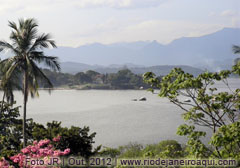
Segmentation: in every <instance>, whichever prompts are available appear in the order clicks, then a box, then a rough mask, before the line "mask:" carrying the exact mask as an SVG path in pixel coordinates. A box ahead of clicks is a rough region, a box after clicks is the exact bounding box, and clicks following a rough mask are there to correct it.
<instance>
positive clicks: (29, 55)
mask: <svg viewBox="0 0 240 168" xmlns="http://www.w3.org/2000/svg"><path fill="white" fill-rule="evenodd" d="M9 26H10V28H12V32H11V34H10V40H11V41H12V43H11V44H10V43H8V42H5V41H0V52H1V51H3V50H9V51H10V52H11V53H12V54H13V56H12V57H9V58H7V59H5V60H3V61H1V62H0V64H2V65H3V71H4V76H3V79H2V82H3V85H4V84H5V83H8V82H9V81H10V80H11V78H13V76H14V75H18V76H20V79H21V82H22V91H23V95H24V99H23V146H24V147H25V146H26V142H27V139H26V112H27V101H28V95H29V94H31V96H32V97H34V96H38V88H39V85H41V86H43V87H47V88H52V87H53V85H52V83H51V82H50V80H49V79H48V78H47V77H46V75H45V74H44V73H43V72H42V70H41V69H40V68H39V67H38V65H39V63H44V64H45V65H46V66H48V67H49V68H50V69H52V70H54V71H58V70H60V65H59V63H58V59H57V57H53V56H46V55H45V54H44V52H43V51H42V50H43V49H44V48H49V47H56V45H55V42H54V41H53V40H51V37H50V35H49V34H44V33H43V34H41V35H39V34H38V31H37V27H38V24H37V22H36V20H35V19H26V20H24V19H20V20H19V23H18V25H17V24H16V23H15V22H9ZM40 82H41V83H40Z"/></svg>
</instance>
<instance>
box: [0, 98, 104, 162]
mask: <svg viewBox="0 0 240 168" xmlns="http://www.w3.org/2000/svg"><path fill="white" fill-rule="evenodd" d="M0 104H2V103H1V102H0ZM19 116H20V115H19V107H12V106H11V105H9V104H8V103H6V102H4V103H3V107H2V111H1V113H0V156H1V157H9V156H13V155H14V154H16V153H18V152H19V151H20V149H21V148H22V145H23V144H22V140H23V136H22V120H21V119H19ZM89 131H90V129H89V127H84V128H80V127H74V126H72V127H70V128H67V127H62V126H61V122H57V121H53V122H51V123H47V126H46V127H45V126H44V125H42V124H39V123H35V122H33V120H32V119H28V120H27V123H26V137H27V139H28V141H27V142H28V143H30V144H31V143H32V142H33V141H34V140H38V141H39V140H42V139H45V138H47V139H53V138H54V137H57V136H58V135H60V136H61V141H60V142H56V143H55V145H56V148H58V149H60V150H64V149H66V148H70V149H71V154H72V155H76V156H78V155H79V156H82V157H86V158H88V157H90V156H92V155H95V154H96V153H97V152H98V151H99V150H100V147H101V146H98V147H97V148H96V149H93V143H94V141H93V139H94V137H95V135H96V133H92V134H89Z"/></svg>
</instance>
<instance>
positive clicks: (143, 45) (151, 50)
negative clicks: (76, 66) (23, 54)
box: [47, 28, 240, 71]
mask: <svg viewBox="0 0 240 168" xmlns="http://www.w3.org/2000/svg"><path fill="white" fill-rule="evenodd" d="M232 45H240V29H239V28H224V29H222V30H220V31H217V32H215V33H212V34H209V35H205V36H201V37H183V38H180V39H177V40H174V41H172V42H171V43H169V44H167V45H162V44H160V43H158V42H157V41H152V42H150V41H138V42H132V43H114V44H109V45H103V44H100V43H94V44H89V45H83V46H80V47H78V48H71V47H59V48H57V49H52V50H47V53H48V54H49V55H56V56H59V57H60V60H61V61H62V62H81V63H84V64H90V65H94V64H98V65H105V66H106V65H111V64H125V63H132V64H135V65H144V66H154V65H190V66H195V67H196V66H197V67H200V68H203V69H209V70H215V71H217V70H220V69H223V68H225V67H230V66H231V64H232V61H233V59H235V58H236V55H234V54H233V53H232Z"/></svg>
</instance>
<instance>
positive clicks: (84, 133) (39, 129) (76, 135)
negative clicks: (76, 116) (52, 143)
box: [32, 121, 100, 158]
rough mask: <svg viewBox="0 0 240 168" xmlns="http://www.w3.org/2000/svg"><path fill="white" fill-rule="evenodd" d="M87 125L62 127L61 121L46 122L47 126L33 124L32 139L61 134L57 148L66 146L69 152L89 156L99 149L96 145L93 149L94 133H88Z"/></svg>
mask: <svg viewBox="0 0 240 168" xmlns="http://www.w3.org/2000/svg"><path fill="white" fill-rule="evenodd" d="M89 131H90V129H89V127H84V128H80V127H74V126H71V127H70V128H67V127H62V126H61V122H57V121H53V122H51V123H47V127H44V126H43V125H42V124H37V123H36V124H34V127H33V130H32V139H33V140H38V141H39V140H41V139H44V138H47V139H52V138H54V137H56V136H58V135H60V136H61V141H60V142H59V143H57V146H56V147H57V148H58V149H61V150H64V149H66V148H70V149H71V154H72V155H76V156H82V157H86V158H88V157H90V156H92V155H94V154H96V152H98V150H99V149H100V146H98V147H97V148H96V149H95V150H93V146H92V145H93V143H94V141H93V138H94V137H95V135H96V133H92V134H90V135H89Z"/></svg>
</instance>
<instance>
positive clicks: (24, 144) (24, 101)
mask: <svg viewBox="0 0 240 168" xmlns="http://www.w3.org/2000/svg"><path fill="white" fill-rule="evenodd" d="M23 82H24V99H23V147H26V141H27V138H26V115H27V97H28V75H27V71H25V72H24V81H23Z"/></svg>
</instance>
